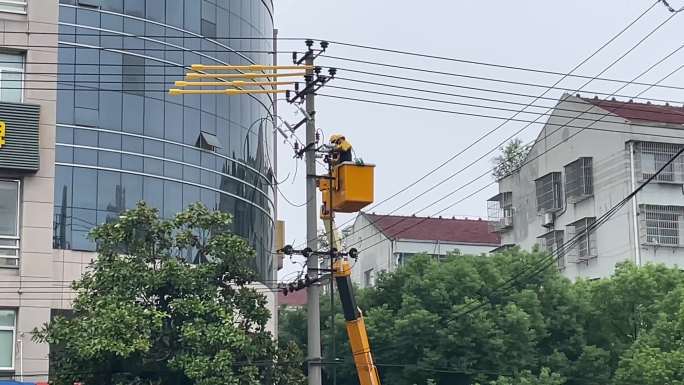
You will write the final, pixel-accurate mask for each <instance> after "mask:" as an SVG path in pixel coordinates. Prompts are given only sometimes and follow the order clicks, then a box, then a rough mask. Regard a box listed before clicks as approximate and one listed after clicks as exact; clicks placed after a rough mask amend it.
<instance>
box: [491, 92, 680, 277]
mask: <svg viewBox="0 0 684 385" xmlns="http://www.w3.org/2000/svg"><path fill="white" fill-rule="evenodd" d="M683 125H684V108H682V107H681V106H670V105H656V104H652V103H636V102H632V101H618V100H615V99H612V100H601V99H598V98H582V97H580V96H579V95H578V96H573V95H569V94H565V95H563V97H562V98H561V99H560V100H559V102H558V104H557V105H556V107H555V109H554V110H553V112H552V113H551V115H550V117H549V119H548V122H547V123H546V125H545V126H544V128H543V129H542V131H541V132H540V134H539V136H538V137H537V139H536V141H535V143H534V144H533V146H532V148H531V150H530V152H529V154H528V155H527V158H526V160H525V162H524V165H523V166H522V167H521V168H520V169H519V170H518V172H516V173H514V174H512V175H509V176H507V177H505V178H503V179H501V180H499V193H498V194H497V195H496V196H494V197H492V198H491V199H490V200H489V201H488V209H489V217H490V218H489V219H490V220H491V221H493V223H495V228H496V231H497V232H498V233H499V234H500V235H501V239H502V245H503V246H504V247H505V246H510V245H518V246H520V247H521V248H523V249H531V248H533V247H534V246H535V245H539V246H541V247H542V248H543V249H546V250H548V251H554V250H556V249H557V248H558V247H559V246H560V245H562V244H563V242H564V241H568V240H570V239H572V238H573V237H575V235H576V234H581V233H582V231H583V230H584V229H585V228H586V226H588V225H589V224H590V223H592V222H593V221H595V220H596V218H598V217H600V216H601V215H602V214H603V213H605V212H606V211H608V210H610V209H611V208H612V207H613V206H614V205H615V204H616V203H617V202H619V201H620V200H622V199H623V198H625V196H627V195H628V194H629V193H630V192H632V191H633V190H634V189H635V188H636V186H638V185H640V184H641V183H642V182H643V181H645V180H646V179H647V178H649V177H650V176H652V175H653V174H654V173H655V172H656V170H658V169H659V168H660V167H662V166H663V165H664V164H665V163H666V162H667V161H668V160H669V159H671V158H672V156H674V155H675V154H676V152H677V151H678V150H679V149H681V147H682V146H684V131H683V129H684V126H683ZM683 187H684V157H679V158H678V159H677V160H676V161H675V162H673V163H672V164H670V165H669V166H668V167H667V168H666V169H665V170H664V171H663V172H662V173H661V174H660V175H659V176H658V177H657V178H656V179H655V180H653V181H652V183H650V184H649V185H647V186H646V187H645V188H644V189H643V190H642V191H641V192H640V193H639V194H637V196H636V199H634V200H633V201H632V202H630V203H631V204H629V205H627V206H625V207H623V208H622V209H621V210H620V211H619V212H617V213H616V214H615V215H614V216H613V217H612V218H611V219H610V220H609V221H608V222H606V223H605V224H603V225H602V226H600V227H599V228H598V229H596V231H595V232H591V233H590V234H589V235H588V236H586V235H585V236H580V238H579V239H578V244H577V245H575V246H574V247H572V248H571V249H569V250H565V252H564V253H562V254H561V255H559V256H558V258H557V266H558V268H559V269H560V270H561V271H562V272H563V274H564V275H565V276H567V277H569V278H571V279H574V278H578V277H582V278H589V279H591V278H600V277H605V276H608V275H610V274H611V273H612V272H613V271H614V269H615V265H616V264H617V263H619V262H622V261H633V262H635V263H637V264H640V265H642V264H645V263H650V262H654V263H664V264H667V265H670V266H675V265H679V266H681V265H684V232H683V231H682V230H684V189H683Z"/></svg>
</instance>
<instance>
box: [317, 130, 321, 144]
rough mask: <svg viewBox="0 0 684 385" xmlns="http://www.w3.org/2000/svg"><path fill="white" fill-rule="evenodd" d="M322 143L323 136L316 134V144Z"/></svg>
mask: <svg viewBox="0 0 684 385" xmlns="http://www.w3.org/2000/svg"><path fill="white" fill-rule="evenodd" d="M320 141H321V134H320V133H318V132H317V133H316V143H318V142H320Z"/></svg>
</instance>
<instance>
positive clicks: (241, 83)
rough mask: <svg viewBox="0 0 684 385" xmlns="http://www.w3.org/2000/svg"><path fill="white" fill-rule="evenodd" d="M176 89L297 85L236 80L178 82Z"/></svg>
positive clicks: (176, 82)
mask: <svg viewBox="0 0 684 385" xmlns="http://www.w3.org/2000/svg"><path fill="white" fill-rule="evenodd" d="M174 84H175V85H176V87H248V86H287V85H292V84H295V82H258V81H257V82H248V81H244V80H236V81H233V82H187V81H185V80H176V81H175V82H174Z"/></svg>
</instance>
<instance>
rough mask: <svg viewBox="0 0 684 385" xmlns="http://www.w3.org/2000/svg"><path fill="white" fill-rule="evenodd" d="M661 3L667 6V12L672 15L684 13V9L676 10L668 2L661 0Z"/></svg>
mask: <svg viewBox="0 0 684 385" xmlns="http://www.w3.org/2000/svg"><path fill="white" fill-rule="evenodd" d="M660 2H662V3H663V5H664V6H665V8H667V10H668V11H670V12H672V13H679V12H681V11H684V7H681V8H679V9H675V8H674V7H672V6H671V5H670V3H669V2H668V1H667V0H660Z"/></svg>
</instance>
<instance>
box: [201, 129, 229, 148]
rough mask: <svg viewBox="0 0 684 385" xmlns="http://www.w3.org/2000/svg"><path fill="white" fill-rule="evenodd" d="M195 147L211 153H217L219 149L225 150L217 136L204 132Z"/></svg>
mask: <svg viewBox="0 0 684 385" xmlns="http://www.w3.org/2000/svg"><path fill="white" fill-rule="evenodd" d="M195 146H197V147H199V148H203V149H205V150H209V151H216V149H217V148H223V146H222V145H221V142H220V141H219V140H218V138H217V137H216V136H215V135H212V134H209V133H207V132H204V131H200V134H199V137H198V138H197V143H195Z"/></svg>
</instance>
